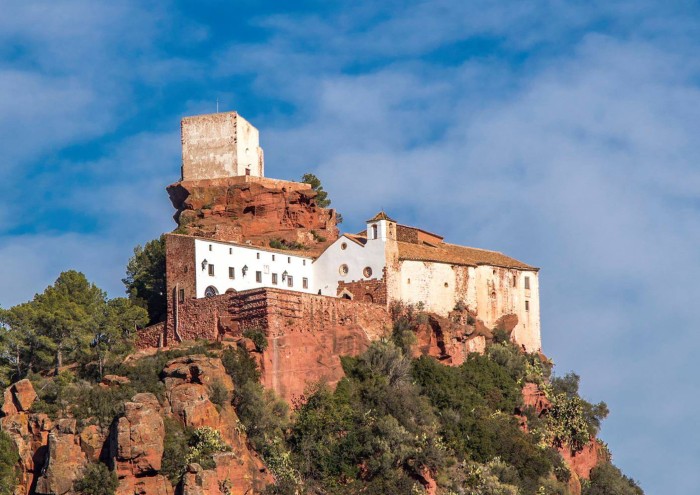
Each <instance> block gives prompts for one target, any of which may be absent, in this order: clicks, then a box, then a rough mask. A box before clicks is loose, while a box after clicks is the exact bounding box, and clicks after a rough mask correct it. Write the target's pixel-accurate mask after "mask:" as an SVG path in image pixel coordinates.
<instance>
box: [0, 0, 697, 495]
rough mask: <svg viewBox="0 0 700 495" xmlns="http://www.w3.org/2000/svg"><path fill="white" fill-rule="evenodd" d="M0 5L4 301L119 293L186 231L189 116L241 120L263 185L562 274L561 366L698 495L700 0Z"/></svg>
mask: <svg viewBox="0 0 700 495" xmlns="http://www.w3.org/2000/svg"><path fill="white" fill-rule="evenodd" d="M285 4H287V2H255V1H252V0H250V1H246V0H244V1H240V2H231V1H199V2H167V1H162V2H155V1H144V0H138V1H137V0H134V1H126V0H125V1H115V2H94V1H88V0H65V1H62V0H53V1H28V0H22V1H14V0H0V7H1V11H2V12H3V15H2V16H1V17H0V135H1V136H2V139H1V141H0V142H1V143H2V158H3V160H2V166H1V167H0V184H1V185H0V188H1V189H0V193H1V194H2V198H3V204H2V208H0V257H1V258H2V259H3V261H4V262H3V263H2V265H1V266H0V281H1V282H0V306H3V307H9V306H11V305H13V304H16V303H18V302H21V301H24V300H27V299H29V298H31V297H32V296H33V294H34V293H35V292H38V291H41V290H42V289H43V288H44V287H45V286H47V285H48V284H50V283H51V282H52V281H53V280H54V279H55V278H56V277H57V276H58V274H59V273H60V272H61V271H62V270H65V269H68V268H75V269H78V270H81V271H83V272H85V273H86V274H87V276H88V277H89V278H90V279H91V280H93V281H95V282H96V283H97V284H98V285H100V286H101V287H103V288H105V289H107V290H108V291H109V293H110V295H112V296H118V295H121V294H122V293H123V287H122V286H121V284H120V279H121V277H122V276H123V272H124V266H125V264H126V261H127V259H128V258H129V256H130V254H131V250H132V248H133V246H134V245H136V244H137V243H143V242H145V241H148V240H150V239H152V238H154V237H156V236H158V235H159V234H160V233H161V232H164V231H169V230H171V229H172V228H173V227H174V223H173V221H172V219H171V215H172V214H173V213H174V212H173V210H172V207H171V205H170V204H169V201H168V199H167V194H166V193H165V190H164V188H165V186H166V185H168V184H169V183H172V182H174V181H176V180H177V179H178V176H179V166H180V162H179V160H180V148H179V146H180V141H179V121H180V119H181V118H182V117H183V116H185V115H192V114H197V113H208V112H212V111H214V110H215V109H216V100H217V99H218V100H219V105H220V108H221V109H222V110H238V111H239V112H241V114H242V115H243V116H244V117H246V118H247V119H248V120H249V121H250V122H252V123H253V124H254V125H255V126H256V127H258V128H259V129H260V131H261V140H262V145H263V147H264V149H265V155H266V173H267V175H268V176H271V177H277V178H284V179H296V178H298V177H300V176H301V175H302V174H303V173H305V172H313V173H316V174H317V175H318V176H319V177H320V178H321V179H322V180H323V182H324V185H325V187H326V189H327V190H328V191H329V192H330V195H331V198H332V199H333V204H334V206H336V207H337V208H338V209H339V211H341V212H342V213H343V216H344V217H345V219H346V223H345V224H344V227H345V228H346V229H347V230H349V231H355V230H357V229H359V228H361V225H362V221H363V220H364V219H366V218H369V217H370V216H371V215H372V214H373V213H375V212H376V211H377V210H379V209H380V208H383V209H385V210H387V211H388V212H390V214H391V215H392V216H393V217H395V218H397V219H398V220H400V221H401V222H403V223H408V224H415V225H419V226H422V227H424V228H428V229H430V230H433V231H436V232H438V233H441V234H444V235H445V237H446V239H447V240H449V241H451V242H456V243H463V244H467V245H472V246H477V247H485V248H492V249H498V250H502V251H504V252H506V253H508V254H510V255H512V256H515V257H518V258H520V259H523V260H525V261H527V262H529V263H532V264H535V265H537V266H541V267H542V272H541V290H542V293H541V298H542V309H543V315H542V325H543V341H544V351H545V352H546V353H547V354H548V355H549V356H551V357H552V358H553V359H554V360H555V362H556V363H557V369H558V370H559V372H560V373H565V372H567V371H569V370H575V371H576V372H578V373H579V374H581V375H582V391H583V393H584V395H585V396H586V397H587V398H589V399H590V400H592V401H598V400H605V401H606V402H607V403H608V405H609V406H610V409H611V411H612V412H611V415H610V417H609V418H608V420H606V422H605V424H604V428H603V431H602V437H603V439H604V440H605V441H607V442H608V443H609V445H610V447H611V449H612V451H613V453H614V461H615V462H616V463H617V464H618V465H620V466H621V467H622V468H623V469H624V471H625V472H626V473H628V474H629V475H631V476H632V477H634V478H636V479H638V480H639V481H640V482H641V484H642V486H643V487H644V488H645V490H646V491H647V493H651V494H653V493H664V494H672V493H678V494H687V493H693V492H695V491H697V486H699V485H700V471H698V470H697V461H698V459H699V458H700V455H699V454H700V452H699V451H700V441H699V440H700V438H698V437H699V436H700V435H698V432H697V429H696V428H694V427H693V425H694V424H695V422H696V414H697V413H696V411H697V410H698V409H700V393H698V392H699V390H698V384H697V379H696V376H697V370H696V366H695V362H696V359H697V358H696V353H697V349H698V347H699V345H698V344H699V343H700V337H699V336H698V334H697V315H696V307H697V306H696V305H697V304H698V300H699V299H700V291H699V290H698V287H699V285H700V284H699V283H698V281H699V280H700V263H699V262H698V256H697V246H698V241H699V237H700V228H699V227H700V211H699V208H700V200H699V199H698V198H700V196H699V195H698V192H699V190H700V168H699V167H698V158H699V157H700V140H698V138H697V136H698V135H700V59H698V57H697V53H698V49H700V16H699V14H700V9H699V8H698V6H697V4H696V3H694V2H650V1H645V0H637V1H619V2H615V1H589V2H564V1H530V2H506V1H502V2H496V1H488V2H487V1H464V0H436V1H432V2H417V1H384V2H371V1H362V0H355V1H352V2H349V1H347V2H333V1H306V2H305V1H297V2H294V6H293V7H289V6H287V5H285Z"/></svg>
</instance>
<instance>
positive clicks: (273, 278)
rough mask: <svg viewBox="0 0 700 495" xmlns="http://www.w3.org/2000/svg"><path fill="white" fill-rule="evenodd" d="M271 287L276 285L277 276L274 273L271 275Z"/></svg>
mask: <svg viewBox="0 0 700 495" xmlns="http://www.w3.org/2000/svg"><path fill="white" fill-rule="evenodd" d="M272 285H277V274H276V273H273V274H272Z"/></svg>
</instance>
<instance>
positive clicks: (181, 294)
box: [177, 289, 185, 303]
mask: <svg viewBox="0 0 700 495" xmlns="http://www.w3.org/2000/svg"><path fill="white" fill-rule="evenodd" d="M177 299H178V302H180V303H184V302H185V289H180V290H179V291H178V293H177Z"/></svg>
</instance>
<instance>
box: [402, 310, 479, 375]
mask: <svg viewBox="0 0 700 495" xmlns="http://www.w3.org/2000/svg"><path fill="white" fill-rule="evenodd" d="M453 319H457V318H454V317H451V318H443V317H441V316H438V315H435V314H432V313H430V314H427V315H426V321H425V322H424V323H421V324H419V325H418V329H417V331H416V338H417V342H416V345H415V347H414V349H413V354H414V357H418V356H421V355H422V356H432V357H434V358H436V359H438V360H440V362H442V364H445V365H450V366H459V365H460V364H462V363H463V362H464V361H465V360H466V359H467V356H469V354H470V353H472V352H477V353H480V354H483V353H484V352H485V350H486V338H485V337H484V336H483V335H482V334H480V333H479V332H475V331H474V327H473V326H471V325H465V324H464V323H462V320H459V319H457V321H453Z"/></svg>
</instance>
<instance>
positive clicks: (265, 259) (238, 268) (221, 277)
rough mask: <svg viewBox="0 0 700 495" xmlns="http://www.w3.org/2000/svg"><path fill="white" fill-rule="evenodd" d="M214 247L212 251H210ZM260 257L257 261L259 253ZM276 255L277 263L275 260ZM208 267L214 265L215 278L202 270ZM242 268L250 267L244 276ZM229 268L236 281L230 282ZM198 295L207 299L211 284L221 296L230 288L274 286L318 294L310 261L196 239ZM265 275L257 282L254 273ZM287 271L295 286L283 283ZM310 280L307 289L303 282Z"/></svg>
mask: <svg viewBox="0 0 700 495" xmlns="http://www.w3.org/2000/svg"><path fill="white" fill-rule="evenodd" d="M209 246H211V250H210V249H209ZM258 253H259V254H260V259H258V257H257V254H258ZM273 256H274V258H275V259H274V260H273V259H272V257H273ZM205 259H206V260H207V265H209V264H214V276H211V275H209V269H208V267H207V268H205V269H202V261H203V260H205ZM243 266H248V271H247V272H246V275H245V277H244V276H243V270H242V268H243ZM229 267H233V268H235V278H234V279H230V278H229V276H228V275H229V274H228V269H229ZM194 269H195V272H196V276H195V281H196V295H197V297H204V291H205V289H206V288H207V287H208V286H210V285H212V286H214V287H216V289H217V290H218V291H219V293H220V294H223V293H225V292H226V291H227V290H228V289H235V290H236V291H242V290H248V289H255V288H258V287H275V288H278V289H287V290H294V291H299V292H308V293H315V291H314V287H315V285H314V277H313V275H314V274H313V263H312V259H311V258H307V257H303V256H295V255H288V254H286V253H278V252H274V253H273V252H270V251H265V250H264V249H260V248H256V247H255V246H250V247H248V246H240V245H236V244H229V243H224V242H217V241H209V240H204V239H195V266H194ZM256 271H261V272H262V282H260V283H258V282H256V281H255V272H256ZM284 271H287V273H288V274H289V275H291V276H292V277H293V279H292V280H293V283H294V286H293V287H289V286H288V285H287V280H284V281H282V273H283V272H284ZM273 273H277V282H278V283H277V285H273V284H272V274H273ZM304 277H306V278H308V280H309V288H308V289H304V288H303V284H302V279H303V278H304Z"/></svg>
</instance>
